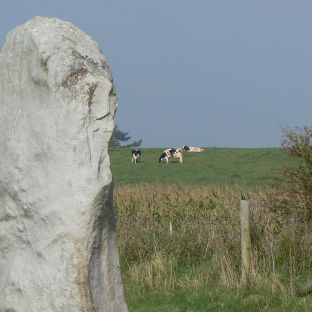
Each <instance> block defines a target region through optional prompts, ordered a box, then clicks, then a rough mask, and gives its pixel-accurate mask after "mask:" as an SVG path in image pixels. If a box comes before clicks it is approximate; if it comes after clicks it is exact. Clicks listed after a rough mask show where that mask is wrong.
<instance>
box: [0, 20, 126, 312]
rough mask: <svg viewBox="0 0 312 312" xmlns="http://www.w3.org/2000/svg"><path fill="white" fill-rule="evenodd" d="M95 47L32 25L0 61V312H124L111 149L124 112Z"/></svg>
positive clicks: (45, 25)
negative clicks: (118, 112) (115, 127)
mask: <svg viewBox="0 0 312 312" xmlns="http://www.w3.org/2000/svg"><path fill="white" fill-rule="evenodd" d="M116 102H117V97H116V94H115V90H114V86H113V80H112V75H111V72H110V69H109V66H108V64H107V61H106V60H105V58H104V56H103V55H102V53H101V51H100V49H99V47H98V45H97V43H96V42H95V41H93V40H92V39H91V38H90V37H89V36H88V35H86V34H85V33H83V32H82V31H81V30H79V29H78V28H77V27H75V26H74V25H73V24H71V23H68V22H64V21H61V20H58V19H56V18H48V17H35V18H33V19H32V20H30V21H28V22H27V23H25V24H24V25H21V26H19V27H17V28H15V29H14V30H12V31H11V32H10V33H9V34H8V36H7V39H6V42H5V44H4V47H3V49H2V51H1V55H0V111H1V114H0V155H1V156H0V157H1V158H0V312H9V311H10V312H15V311H16V312H24V311H31V312H36V311H38V312H39V311H40V312H42V311H45V312H49V311H62V312H64V311H66V312H71V311H73V312H79V311H81V312H88V311H108V312H114V311H127V306H126V303H125V300H124V296H123V287H122V283H121V277H120V272H119V259H118V252H117V249H116V240H115V216H114V210H113V203H112V176H111V171H110V163H109V157H108V152H107V148H108V140H109V139H110V136H111V132H112V129H113V117H114V114H115V110H116V106H117V103H116Z"/></svg>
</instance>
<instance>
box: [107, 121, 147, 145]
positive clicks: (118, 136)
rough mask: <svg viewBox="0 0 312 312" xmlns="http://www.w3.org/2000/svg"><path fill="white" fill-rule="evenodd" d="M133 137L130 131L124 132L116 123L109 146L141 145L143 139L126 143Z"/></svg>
mask: <svg viewBox="0 0 312 312" xmlns="http://www.w3.org/2000/svg"><path fill="white" fill-rule="evenodd" d="M130 139H131V137H130V136H129V132H123V131H121V130H120V129H118V126H117V125H116V126H115V127H114V130H113V133H112V136H111V139H110V141H109V143H108V146H109V147H139V146H141V144H142V139H140V140H138V141H133V142H132V143H129V144H125V142H127V141H129V140H130Z"/></svg>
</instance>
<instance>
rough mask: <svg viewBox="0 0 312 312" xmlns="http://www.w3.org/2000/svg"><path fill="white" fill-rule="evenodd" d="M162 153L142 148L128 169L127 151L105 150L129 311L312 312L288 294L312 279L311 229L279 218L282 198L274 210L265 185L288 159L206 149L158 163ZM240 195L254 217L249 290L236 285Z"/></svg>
mask: <svg viewBox="0 0 312 312" xmlns="http://www.w3.org/2000/svg"><path fill="white" fill-rule="evenodd" d="M161 152H162V149H143V161H142V162H141V163H138V164H132V163H131V160H130V153H131V149H128V148H121V149H112V150H111V151H110V157H111V166H112V172H113V176H114V180H115V191H114V202H115V208H116V212H117V233H118V248H119V253H120V262H121V270H122V275H123V280H124V285H125V293H126V299H127V302H128V304H129V310H130V311H131V312H153V311H155V312H156V311H157V312H167V311H170V312H184V311H185V312H201V311H202V312H204V311H225V312H232V311H255V312H256V311H257V312H260V311H272V312H273V311H274V312H283V311H293V312H295V311H298V312H299V311H304V312H310V311H312V296H306V297H297V296H295V295H294V289H295V287H296V285H298V284H300V283H302V282H304V281H306V280H307V279H309V278H311V277H312V262H311V259H312V233H311V230H310V229H311V224H303V223H301V222H300V218H298V214H297V212H296V210H297V209H296V207H290V210H287V212H285V211H284V210H283V207H284V206H283V205H285V201H284V197H283V195H282V198H281V201H280V202H281V203H282V207H281V208H282V209H277V210H275V209H272V206H271V205H272V198H273V199H274V198H275V196H280V195H278V194H275V191H274V189H273V188H271V187H268V185H269V183H270V182H271V181H273V179H274V177H277V176H280V174H281V173H282V172H283V168H284V166H285V165H286V164H290V163H291V162H292V161H290V160H289V159H288V158H287V156H286V155H285V154H284V153H283V152H282V151H281V150H280V149H225V148H224V149H221V148H209V149H206V150H205V152H203V153H199V154H187V153H186V154H185V157H184V162H183V164H180V163H178V162H175V161H173V162H171V163H169V164H159V163H158V157H159V155H160V154H161ZM241 192H243V193H244V194H245V195H246V196H247V197H248V199H249V200H250V204H251V208H252V211H253V214H252V220H251V222H252V223H251V239H252V250H251V254H252V264H251V266H252V273H251V275H252V287H251V288H250V289H245V288H244V287H241V285H240V227H239V199H240V194H241ZM284 208H285V207H284ZM292 209H293V210H294V211H293V212H294V214H292V212H291V211H292ZM289 212H291V213H289ZM169 224H172V232H171V233H170V230H169V229H170V226H169Z"/></svg>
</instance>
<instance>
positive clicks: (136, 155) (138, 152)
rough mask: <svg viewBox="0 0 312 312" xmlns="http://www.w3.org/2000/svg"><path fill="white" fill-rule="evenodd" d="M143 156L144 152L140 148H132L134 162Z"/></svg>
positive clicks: (132, 160)
mask: <svg viewBox="0 0 312 312" xmlns="http://www.w3.org/2000/svg"><path fill="white" fill-rule="evenodd" d="M141 157H142V152H141V150H140V149H139V148H135V149H133V150H132V152H131V162H132V163H135V164H136V163H137V162H138V160H141Z"/></svg>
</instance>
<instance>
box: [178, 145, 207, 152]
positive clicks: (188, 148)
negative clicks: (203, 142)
mask: <svg viewBox="0 0 312 312" xmlns="http://www.w3.org/2000/svg"><path fill="white" fill-rule="evenodd" d="M182 150H183V151H185V152H192V153H200V152H203V151H204V149H203V148H201V147H197V146H187V145H184V146H183V147H182Z"/></svg>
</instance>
